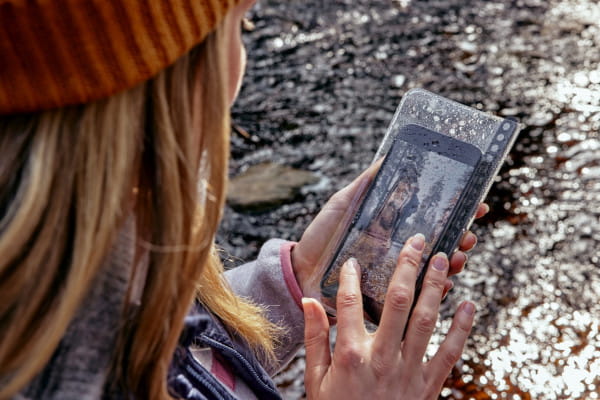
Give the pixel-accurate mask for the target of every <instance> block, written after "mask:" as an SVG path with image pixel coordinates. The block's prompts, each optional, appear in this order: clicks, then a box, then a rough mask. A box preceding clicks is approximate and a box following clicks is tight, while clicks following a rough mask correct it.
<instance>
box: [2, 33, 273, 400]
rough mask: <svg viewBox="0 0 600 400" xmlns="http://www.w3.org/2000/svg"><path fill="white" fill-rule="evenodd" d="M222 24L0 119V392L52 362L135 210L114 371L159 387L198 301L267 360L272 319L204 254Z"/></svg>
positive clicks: (130, 384)
mask: <svg viewBox="0 0 600 400" xmlns="http://www.w3.org/2000/svg"><path fill="white" fill-rule="evenodd" d="M222 31H223V29H217V31H215V32H214V33H213V34H211V35H209V37H208V38H207V39H205V41H204V42H203V43H202V44H200V45H199V46H198V47H197V48H196V49H194V50H193V51H191V52H190V53H188V54H187V55H185V56H183V57H182V58H181V59H179V60H178V61H177V62H176V63H175V64H174V65H173V66H171V67H170V68H168V69H167V70H165V71H163V72H161V73H160V74H159V75H158V76H156V77H155V78H153V79H151V80H150V81H148V82H146V83H144V84H142V85H140V86H138V87H136V88H134V89H131V90H127V91H125V92H123V93H120V94H117V95H114V96H112V97H110V98H108V99H105V100H102V101H98V102H94V103H91V104H87V105H83V106H77V107H66V108H63V109H57V110H50V111H45V112H40V113H36V114H28V115H18V116H4V117H0V149H1V157H0V218H1V219H0V255H1V257H0V331H1V332H2V335H0V398H2V399H3V398H7V397H10V396H12V395H14V394H15V393H16V392H18V391H19V389H20V388H22V387H23V386H24V385H25V384H26V383H27V382H28V381H29V380H31V379H32V378H33V377H34V376H35V375H36V373H37V372H39V371H40V370H41V369H42V368H43V366H44V365H45V364H46V363H47V362H48V360H49V359H50V357H51V355H52V354H53V352H54V350H55V349H56V348H57V346H58V344H59V343H60V340H61V338H62V336H63V335H64V333H65V331H66V328H67V326H68V325H69V322H70V321H71V320H72V318H73V317H74V314H75V312H76V311H77V308H78V305H79V304H81V301H82V300H83V299H84V298H85V296H86V293H87V292H88V291H89V290H90V287H91V286H92V285H93V282H94V278H95V277H96V276H97V275H98V273H99V270H100V268H101V267H102V262H103V260H105V259H106V257H110V249H111V246H112V244H113V243H114V241H115V239H116V237H117V234H118V233H119V231H120V229H121V228H122V226H123V223H124V221H125V219H126V218H127V217H128V216H130V215H131V214H132V213H133V215H134V216H135V220H136V223H137V232H138V236H137V247H138V249H137V250H138V252H146V253H147V254H148V271H147V278H146V282H145V288H144V291H143V295H142V299H141V306H140V308H139V310H138V311H137V312H136V313H135V314H134V315H133V317H131V314H130V311H131V310H128V309H125V310H123V317H122V319H123V329H121V331H120V333H119V338H118V345H117V347H116V350H115V354H113V365H112V371H113V375H114V376H111V378H112V379H114V380H115V382H117V384H118V385H120V386H121V387H123V388H125V390H127V391H128V392H129V393H131V394H133V395H134V397H138V398H148V399H166V398H169V395H168V393H167V389H166V376H167V369H168V365H169V362H170V360H171V358H172V355H173V352H174V349H175V347H176V345H177V340H178V337H179V335H180V332H181V329H182V325H183V319H184V317H185V315H186V313H187V312H188V311H189V308H190V306H191V304H192V302H193V301H194V299H195V298H198V299H199V301H201V302H202V303H203V304H205V305H206V306H207V308H209V309H210V310H211V311H212V312H213V313H214V314H215V315H217V316H218V317H220V318H221V319H222V320H223V322H224V323H225V325H226V326H227V327H228V328H229V329H230V330H231V331H232V332H235V333H237V334H239V335H240V336H241V337H242V338H244V339H245V340H246V341H247V342H248V344H249V345H250V346H251V347H252V348H253V349H254V350H255V351H256V353H257V355H259V356H262V357H267V358H268V357H270V356H271V357H272V355H273V340H274V337H275V335H276V333H277V332H278V328H277V327H275V326H274V325H272V324H270V323H268V322H267V321H266V319H265V318H264V317H263V315H262V312H261V310H260V308H259V307H257V306H255V305H253V304H250V303H248V302H246V301H242V300H241V299H239V298H237V297H236V296H235V295H234V294H233V293H232V292H231V291H230V289H229V288H228V286H227V284H226V283H225V282H224V280H223V277H222V265H221V262H220V260H219V258H218V257H217V255H216V252H215V251H214V236H215V232H216V229H217V226H218V223H219V221H220V218H221V214H222V209H223V204H224V198H225V193H226V177H227V160H228V156H229V145H228V144H229V126H230V124H229V106H228V104H227V103H228V100H227V95H226V93H227V87H228V86H227V81H226V79H227V76H226V73H225V71H226V68H225V65H226V64H225V63H226V60H225V55H226V52H225V51H223V49H224V47H225V44H224V43H223V42H224V40H225V38H224V35H223V33H222ZM198 82H200V83H199V85H198V84H197V83H198ZM198 87H199V88H200V91H198V90H197V88H198ZM194 127H196V130H197V128H198V127H200V131H199V132H198V131H194ZM198 138H199V139H198ZM126 308H127V307H126Z"/></svg>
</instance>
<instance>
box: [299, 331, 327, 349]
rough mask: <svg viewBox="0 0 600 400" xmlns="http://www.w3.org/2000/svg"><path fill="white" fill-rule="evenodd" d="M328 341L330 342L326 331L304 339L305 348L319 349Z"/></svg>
mask: <svg viewBox="0 0 600 400" xmlns="http://www.w3.org/2000/svg"><path fill="white" fill-rule="evenodd" d="M326 340H327V341H328V340H329V333H328V332H326V331H322V332H318V333H316V334H313V335H308V336H306V337H305V338H304V347H306V348H312V347H317V346H319V345H320V344H321V343H323V342H324V341H326Z"/></svg>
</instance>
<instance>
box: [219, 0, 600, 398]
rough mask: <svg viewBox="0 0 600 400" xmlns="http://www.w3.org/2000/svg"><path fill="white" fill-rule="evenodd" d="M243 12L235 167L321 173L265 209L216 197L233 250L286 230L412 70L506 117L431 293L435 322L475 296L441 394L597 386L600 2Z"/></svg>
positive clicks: (292, 230)
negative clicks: (472, 208)
mask: <svg viewBox="0 0 600 400" xmlns="http://www.w3.org/2000/svg"><path fill="white" fill-rule="evenodd" d="M255 14H256V15H255V16H254V17H255V22H256V24H257V30H256V31H255V32H253V33H252V34H251V35H250V38H251V39H252V40H250V41H249V42H250V43H249V55H250V59H251V61H250V64H249V72H248V78H249V79H248V81H247V83H246V84H245V87H244V90H243V91H242V96H241V98H240V101H239V103H238V106H237V108H236V110H235V112H234V119H235V120H236V121H238V122H239V123H241V124H242V125H243V126H245V127H246V128H247V129H248V130H249V131H250V132H252V133H253V134H254V133H256V135H255V136H253V137H252V140H242V139H239V138H235V137H234V143H233V153H234V160H233V162H232V172H233V173H235V172H236V171H239V170H240V169H242V168H243V167H244V166H245V165H248V164H251V163H256V162H260V161H263V160H267V159H274V160H275V161H278V162H282V163H286V164H288V165H293V166H297V167H302V168H305V169H310V170H313V171H316V172H318V173H320V174H322V175H323V176H324V177H326V178H327V182H328V185H325V186H327V190H322V191H318V192H316V193H309V194H307V196H306V198H305V199H304V200H303V201H302V202H297V203H293V204H289V205H286V206H284V207H282V208H280V209H278V210H274V211H272V212H270V213H267V214H264V215H260V216H248V215H241V214H237V213H235V212H233V211H231V210H228V212H227V215H226V220H225V221H224V226H225V229H227V230H228V232H229V234H230V235H231V237H227V238H224V239H222V241H223V243H224V246H225V247H226V248H227V249H229V251H230V252H231V253H232V254H234V256H236V257H239V258H241V259H245V258H249V257H252V255H253V254H255V251H256V249H257V246H258V245H259V244H260V242H261V241H262V240H264V239H266V238H268V237H271V236H279V237H285V238H290V239H295V240H297V239H298V235H299V233H300V232H301V231H302V230H303V228H304V227H305V226H306V224H308V222H309V221H310V219H311V218H312V217H313V216H314V213H316V212H317V210H318V209H319V206H320V204H322V202H323V201H324V200H325V199H326V198H327V196H329V195H330V194H331V193H332V192H333V191H335V190H336V189H339V188H340V187H341V186H343V185H344V184H345V183H347V182H348V181H349V180H350V179H351V178H352V177H354V176H355V175H356V174H357V173H358V171H360V170H361V169H363V168H364V167H365V166H366V165H367V163H368V162H369V160H370V159H371V157H372V154H373V151H374V149H375V148H376V147H377V145H378V143H379V140H380V139H381V135H382V134H383V132H384V130H385V126H386V125H387V123H388V122H389V120H390V119H391V115H392V113H393V110H394V108H395V105H396V104H397V102H398V101H399V99H400V97H401V95H402V94H403V93H404V92H405V91H406V90H408V89H409V88H411V87H425V88H426V89H430V90H432V91H434V92H437V93H441V94H443V95H446V96H448V97H450V98H453V99H455V100H458V101H461V102H464V103H466V104H469V105H472V106H475V107H478V108H480V109H484V110H487V111H490V112H494V113H497V114H499V115H503V116H514V117H517V118H518V119H519V120H520V121H521V123H522V125H523V131H522V134H521V137H520V139H519V141H518V142H517V143H516V145H515V148H514V151H513V152H512V153H511V155H510V158H509V160H508V162H507V164H506V166H505V167H504V168H503V169H502V171H501V176H500V177H499V179H498V182H497V183H496V185H495V186H494V188H493V190H492V192H491V193H490V196H489V199H488V202H489V203H490V204H491V205H492V208H493V211H492V213H491V215H490V216H488V217H486V218H485V219H484V220H483V221H480V222H478V223H477V225H476V226H475V227H474V229H475V230H476V233H477V234H478V236H479V239H480V243H479V245H478V247H477V248H476V249H475V250H474V251H473V252H472V254H471V257H470V261H469V263H468V267H467V269H466V270H465V271H464V272H463V273H462V274H461V275H460V276H459V277H458V278H457V279H456V280H455V283H456V286H455V289H454V290H453V291H452V292H451V293H450V295H449V297H448V298H447V300H446V302H445V303H444V304H443V309H442V319H441V322H440V323H439V331H440V332H444V331H446V330H447V329H448V327H449V324H450V316H451V314H452V312H453V310H454V309H456V306H457V304H458V303H459V301H461V300H462V299H465V298H468V299H471V300H473V301H474V302H475V303H476V304H477V308H478V313H477V319H476V322H475V323H476V326H475V328H474V330H473V334H472V337H471V339H470V340H469V342H468V344H467V350H466V352H465V355H464V357H463V359H462V360H461V362H459V364H458V365H457V367H456V369H455V370H454V371H453V373H452V375H451V377H450V379H449V380H448V382H447V385H446V387H445V389H444V390H443V392H442V395H441V398H442V399H549V400H552V399H597V398H600V395H599V393H600V333H599V330H600V137H599V134H598V132H599V131H600V5H599V4H598V3H597V2H596V1H594V0H503V1H487V0H473V1H469V2H467V1H463V0H436V1H427V2H424V1H416V0H413V1H410V0H403V1H394V2H390V1H387V0H386V1H384V0H357V1H350V0H335V1H331V2H322V1H319V0H306V1H305V2H302V4H296V3H292V2H287V1H283V0H281V1H277V0H262V2H261V3H260V5H259V7H258V9H257V11H256V13H255ZM253 57H254V61H252V60H253ZM259 223H262V224H259ZM259 225H260V227H259ZM440 338H441V336H439V335H438V336H436V338H435V340H434V342H439V340H440ZM434 350H435V343H434V345H433V346H432V347H431V351H434ZM303 366H304V360H303V358H302V354H300V355H299V357H298V358H297V359H296V360H295V361H294V362H293V363H292V364H291V365H290V367H289V368H288V369H287V370H286V371H284V372H283V373H282V374H281V375H279V376H278V377H277V382H278V383H279V385H280V387H281V389H282V391H283V393H284V395H285V396H286V398H289V399H299V398H302V396H303V388H302V373H303Z"/></svg>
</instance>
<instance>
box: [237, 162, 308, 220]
mask: <svg viewBox="0 0 600 400" xmlns="http://www.w3.org/2000/svg"><path fill="white" fill-rule="evenodd" d="M318 181H319V178H318V177H317V176H316V175H315V174H313V173H312V172H310V171H304V170H299V169H295V168H291V167H288V166H285V165H280V164H275V163H269V162H267V163H262V164H257V165H253V166H251V167H250V168H248V169H247V170H246V171H244V172H243V173H241V174H240V175H238V176H236V177H234V178H232V179H231V180H230V182H229V190H228V193H227V203H228V204H229V205H230V206H231V207H232V208H233V209H235V210H236V211H248V212H258V211H265V210H269V209H272V208H276V207H278V206H280V205H282V204H286V203H290V202H292V201H294V200H296V199H297V197H298V195H299V194H300V190H301V189H302V188H303V187H304V186H307V185H311V184H315V183H317V182H318Z"/></svg>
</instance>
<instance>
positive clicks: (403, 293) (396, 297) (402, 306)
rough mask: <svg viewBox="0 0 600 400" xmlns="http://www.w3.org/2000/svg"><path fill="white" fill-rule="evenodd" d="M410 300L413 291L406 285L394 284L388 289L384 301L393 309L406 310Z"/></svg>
mask: <svg viewBox="0 0 600 400" xmlns="http://www.w3.org/2000/svg"><path fill="white" fill-rule="evenodd" d="M412 300H413V292H412V290H411V289H409V288H408V287H406V286H394V287H391V288H389V289H388V293H387V299H386V302H387V303H388V304H389V306H390V307H392V309H393V310H395V311H408V310H409V309H410V306H411V305H412Z"/></svg>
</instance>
